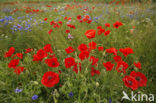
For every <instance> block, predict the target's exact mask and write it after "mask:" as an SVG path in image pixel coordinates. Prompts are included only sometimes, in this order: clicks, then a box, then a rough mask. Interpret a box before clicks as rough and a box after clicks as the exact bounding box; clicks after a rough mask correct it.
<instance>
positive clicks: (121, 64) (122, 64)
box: [116, 61, 128, 74]
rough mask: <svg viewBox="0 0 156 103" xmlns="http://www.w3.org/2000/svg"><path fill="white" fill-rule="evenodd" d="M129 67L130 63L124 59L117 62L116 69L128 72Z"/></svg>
mask: <svg viewBox="0 0 156 103" xmlns="http://www.w3.org/2000/svg"><path fill="white" fill-rule="evenodd" d="M127 68H128V64H127V63H126V62H124V61H119V62H118V63H117V67H116V70H117V72H120V73H121V72H123V73H124V74H125V73H126V69H127Z"/></svg>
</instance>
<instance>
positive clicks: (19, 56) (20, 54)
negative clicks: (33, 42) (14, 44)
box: [12, 53, 23, 59]
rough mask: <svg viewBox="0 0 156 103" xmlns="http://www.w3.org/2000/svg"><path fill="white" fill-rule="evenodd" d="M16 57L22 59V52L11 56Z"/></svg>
mask: <svg viewBox="0 0 156 103" xmlns="http://www.w3.org/2000/svg"><path fill="white" fill-rule="evenodd" d="M16 56H17V57H18V58H20V59H23V54H22V53H16V54H15V55H14V56H13V57H12V59H13V58H14V57H16Z"/></svg>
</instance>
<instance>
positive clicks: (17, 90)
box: [15, 88, 23, 93]
mask: <svg viewBox="0 0 156 103" xmlns="http://www.w3.org/2000/svg"><path fill="white" fill-rule="evenodd" d="M22 90H23V89H18V88H16V89H15V93H20V92H22Z"/></svg>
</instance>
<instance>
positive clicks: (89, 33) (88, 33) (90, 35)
mask: <svg viewBox="0 0 156 103" xmlns="http://www.w3.org/2000/svg"><path fill="white" fill-rule="evenodd" d="M95 34H96V30H93V29H90V30H87V31H86V32H85V35H86V37H87V38H88V39H91V38H94V37H95Z"/></svg>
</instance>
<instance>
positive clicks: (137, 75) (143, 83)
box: [130, 71, 147, 87]
mask: <svg viewBox="0 0 156 103" xmlns="http://www.w3.org/2000/svg"><path fill="white" fill-rule="evenodd" d="M130 76H132V77H134V78H135V80H136V81H138V86H139V87H143V86H146V84H147V78H146V76H145V75H144V74H142V73H141V72H135V71H132V72H131V74H130Z"/></svg>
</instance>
